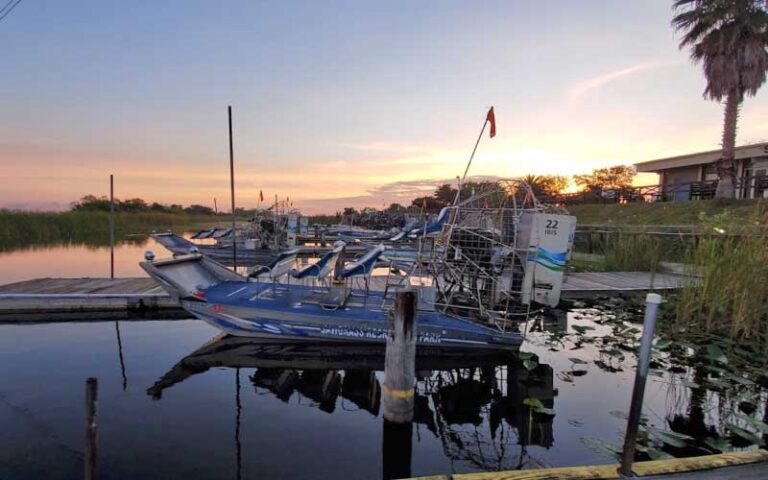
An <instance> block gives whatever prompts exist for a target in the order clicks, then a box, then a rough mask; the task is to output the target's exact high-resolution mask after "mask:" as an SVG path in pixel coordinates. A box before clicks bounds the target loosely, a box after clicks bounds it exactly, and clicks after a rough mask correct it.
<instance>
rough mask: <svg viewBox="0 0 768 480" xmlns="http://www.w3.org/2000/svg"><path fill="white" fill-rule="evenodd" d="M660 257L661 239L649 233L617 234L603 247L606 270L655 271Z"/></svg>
mask: <svg viewBox="0 0 768 480" xmlns="http://www.w3.org/2000/svg"><path fill="white" fill-rule="evenodd" d="M660 259H661V241H660V240H659V239H658V238H656V237H652V236H650V235H636V234H622V233H620V234H618V235H617V236H616V237H615V239H614V240H613V241H612V242H610V243H609V244H608V246H607V247H606V248H605V260H604V266H605V269H606V270H607V271H621V272H650V271H656V269H657V266H658V264H659V260H660Z"/></svg>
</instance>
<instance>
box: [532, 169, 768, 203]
mask: <svg viewBox="0 0 768 480" xmlns="http://www.w3.org/2000/svg"><path fill="white" fill-rule="evenodd" d="M735 187H736V198H765V197H766V195H767V194H768V176H765V175H761V176H753V177H744V178H737V179H736V185H735ZM716 190H717V180H708V181H701V182H681V183H675V184H665V185H645V186H640V187H628V188H602V189H601V188H593V189H590V190H586V191H583V192H576V193H564V194H560V195H549V196H543V195H539V199H540V200H541V201H542V202H544V203H549V204H556V205H579V204H596V203H633V202H674V201H689V200H709V199H712V198H714V197H715V191H716Z"/></svg>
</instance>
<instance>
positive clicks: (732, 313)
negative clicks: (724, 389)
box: [672, 203, 768, 353]
mask: <svg viewBox="0 0 768 480" xmlns="http://www.w3.org/2000/svg"><path fill="white" fill-rule="evenodd" d="M706 224H707V225H708V228H709V230H710V231H712V232H715V233H714V234H711V235H707V236H704V237H702V238H701V239H700V241H699V242H698V245H697V247H696V248H695V249H694V251H693V253H692V256H691V265H690V269H691V272H690V274H691V280H690V281H689V282H686V285H685V286H684V288H683V289H682V291H681V292H680V293H679V295H678V296H677V298H676V299H675V302H674V305H673V306H674V310H675V311H674V318H673V320H672V322H673V326H674V327H675V328H676V329H677V330H678V331H680V332H691V333H693V332H697V333H704V334H715V335H722V336H724V337H725V338H727V339H729V343H730V344H731V345H737V344H741V345H748V346H751V347H753V348H755V349H759V350H761V351H762V352H763V353H768V236H767V235H766V232H768V208H766V206H765V204H762V203H761V204H758V205H757V206H756V207H755V209H754V212H753V215H752V217H751V218H750V220H749V221H748V222H744V221H734V219H733V218H731V217H729V215H728V214H727V213H723V214H718V215H715V216H713V217H710V218H709V219H708V220H707V222H706Z"/></svg>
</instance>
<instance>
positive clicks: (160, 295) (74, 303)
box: [0, 277, 188, 322]
mask: <svg viewBox="0 0 768 480" xmlns="http://www.w3.org/2000/svg"><path fill="white" fill-rule="evenodd" d="M182 312H183V310H181V308H180V307H179V305H178V303H177V302H174V301H173V300H171V297H170V296H169V295H168V294H167V293H165V291H164V290H163V289H162V288H160V286H159V285H158V284H157V283H155V281H154V280H152V279H151V278H149V277H136V278H115V279H109V278H38V279H35V280H27V281H24V282H17V283H11V284H8V285H0V321H6V322H7V321H10V322H13V321H22V320H23V321H36V320H66V319H70V318H78V319H87V318H94V317H96V318H124V317H129V316H137V315H138V316H141V315H153V314H154V315H161V316H163V317H168V316H171V317H173V316H178V315H179V314H181V313H182ZM187 316H188V315H187Z"/></svg>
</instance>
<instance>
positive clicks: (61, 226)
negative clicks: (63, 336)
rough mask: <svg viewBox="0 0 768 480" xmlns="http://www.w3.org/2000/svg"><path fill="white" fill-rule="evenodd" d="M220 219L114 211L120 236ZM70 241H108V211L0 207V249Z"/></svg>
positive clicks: (87, 243) (189, 225) (97, 242)
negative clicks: (7, 208)
mask: <svg viewBox="0 0 768 480" xmlns="http://www.w3.org/2000/svg"><path fill="white" fill-rule="evenodd" d="M217 221H219V217H210V216H195V215H183V214H170V213H159V212H149V213H122V212H121V213H117V214H115V235H116V238H118V239H120V238H122V237H124V236H125V235H128V234H140V233H151V232H152V231H155V230H158V231H163V230H167V229H183V228H191V227H194V226H195V225H200V224H203V223H205V224H206V225H209V224H211V223H212V222H217ZM67 243H82V244H86V245H106V244H108V243H109V213H107V212H95V211H94V212H22V211H10V210H0V250H9V249H14V248H22V247H27V246H30V245H43V244H46V245H51V244H67Z"/></svg>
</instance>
